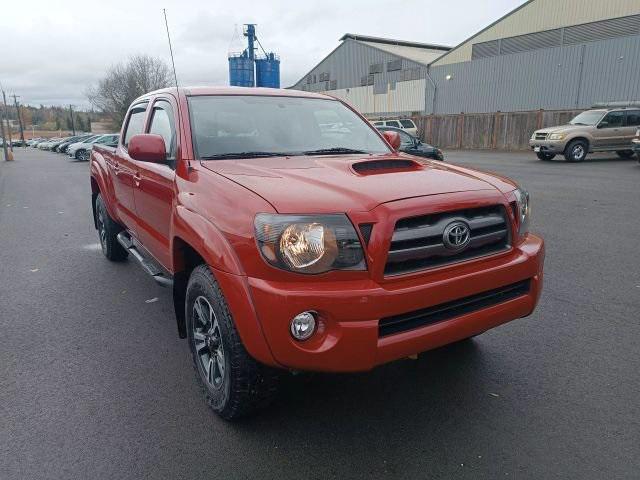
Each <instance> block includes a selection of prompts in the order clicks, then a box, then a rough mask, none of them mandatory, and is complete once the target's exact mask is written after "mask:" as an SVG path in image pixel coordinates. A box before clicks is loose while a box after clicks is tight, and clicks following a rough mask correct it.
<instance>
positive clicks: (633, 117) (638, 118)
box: [627, 110, 640, 127]
mask: <svg viewBox="0 0 640 480" xmlns="http://www.w3.org/2000/svg"><path fill="white" fill-rule="evenodd" d="M627 126H628V127H640V110H629V111H627Z"/></svg>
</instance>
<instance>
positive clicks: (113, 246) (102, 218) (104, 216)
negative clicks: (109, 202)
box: [96, 194, 129, 262]
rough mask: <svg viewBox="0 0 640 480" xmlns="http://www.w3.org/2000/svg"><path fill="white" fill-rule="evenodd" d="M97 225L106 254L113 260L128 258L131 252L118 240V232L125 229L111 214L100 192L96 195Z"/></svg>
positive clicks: (101, 245)
mask: <svg viewBox="0 0 640 480" xmlns="http://www.w3.org/2000/svg"><path fill="white" fill-rule="evenodd" d="M96 227H97V229H98V238H99V239H100V247H101V248H102V253H104V256H105V257H107V258H108V259H109V260H111V261H113V262H120V261H122V260H124V259H125V258H127V256H128V255H129V252H127V250H125V248H124V247H123V246H122V245H120V242H118V233H120V232H121V231H122V230H123V229H122V227H121V226H120V225H119V224H118V223H117V222H116V221H115V220H113V219H112V218H111V217H110V216H109V212H107V208H106V207H105V205H104V200H102V195H100V194H98V196H97V197H96Z"/></svg>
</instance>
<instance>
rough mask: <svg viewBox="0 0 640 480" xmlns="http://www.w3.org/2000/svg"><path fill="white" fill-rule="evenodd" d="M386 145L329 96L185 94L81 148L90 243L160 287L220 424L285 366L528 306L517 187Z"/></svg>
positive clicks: (368, 355) (374, 357) (440, 332)
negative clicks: (169, 294) (112, 144)
mask: <svg viewBox="0 0 640 480" xmlns="http://www.w3.org/2000/svg"><path fill="white" fill-rule="evenodd" d="M399 144H400V141H399V137H398V134H397V133H396V132H383V133H380V132H378V131H377V130H376V129H375V128H373V126H372V125H371V124H369V123H368V122H367V121H366V120H365V119H364V118H363V117H362V116H360V115H359V114H358V113H357V112H355V111H354V110H353V109H351V108H350V107H349V106H347V105H346V104H345V103H343V102H341V101H339V100H336V99H333V98H331V97H327V96H324V95H320V94H315V93H308V92H299V91H294V90H277V89H268V90H265V89H242V88H233V89H229V88H219V89H216V88H203V87H200V88H182V89H166V90H160V91H156V92H152V93H149V94H147V95H145V96H143V97H141V98H139V99H137V100H135V101H134V102H133V104H132V105H131V107H130V109H129V112H128V114H127V116H126V119H125V122H124V125H123V127H122V131H121V135H120V140H119V143H118V146H117V147H116V148H114V149H110V148H106V147H103V146H99V145H97V146H95V147H94V149H93V151H92V153H91V159H90V172H91V190H92V198H91V201H92V206H93V212H94V224H95V227H96V229H97V230H98V234H99V238H100V244H101V246H102V251H103V253H104V255H105V256H106V257H107V258H108V259H110V260H113V261H121V260H124V259H125V258H127V257H133V258H135V259H136V260H137V261H138V262H139V263H140V265H142V267H143V268H144V269H145V270H146V271H147V272H148V273H149V274H150V275H151V276H152V277H153V278H154V279H155V280H156V281H157V282H159V283H160V284H161V285H165V286H168V287H170V288H171V289H172V291H173V300H174V305H175V315H176V319H177V325H178V332H179V335H180V336H181V337H183V338H187V339H188V344H189V348H190V351H191V354H192V357H193V362H194V366H195V370H196V376H197V379H198V381H199V382H200V383H201V385H202V387H203V390H204V392H205V396H206V398H207V400H208V403H209V404H210V406H211V407H212V408H213V410H214V411H215V412H217V413H218V414H219V415H221V416H222V417H223V418H226V419H233V418H237V417H239V416H241V415H244V414H247V413H249V412H251V411H253V410H255V409H257V408H258V407H261V406H263V405H266V404H267V403H268V402H269V401H270V400H271V399H272V398H273V396H274V394H275V392H276V386H277V382H278V378H279V377H280V372H282V371H283V370H310V371H327V372H347V371H363V370H368V369H371V368H374V367H375V366H376V365H380V364H382V363H385V362H389V361H393V360H396V359H400V358H404V357H408V356H413V355H416V354H418V353H420V352H423V351H426V350H429V349H432V348H436V347H439V346H442V345H445V344H448V343H453V342H458V341H462V340H465V339H469V338H471V337H473V336H475V335H478V334H480V333H482V332H484V331H486V330H488V329H490V328H493V327H496V326H498V325H500V324H503V323H505V322H508V321H511V320H514V319H516V318H521V317H525V316H527V315H529V314H530V313H531V312H532V311H533V309H534V308H535V305H536V303H537V301H538V298H539V296H540V292H541V288H542V277H543V273H542V272H543V260H544V244H543V241H542V240H541V239H540V238H539V237H537V236H535V235H533V234H531V233H529V231H528V226H529V214H530V208H529V195H528V194H527V192H526V191H525V190H523V189H522V188H520V187H518V186H517V185H516V184H515V183H513V182H512V181H510V180H508V179H506V178H503V177H498V176H494V175H489V174H486V173H481V172H476V171H472V170H469V169H465V168H461V167H456V166H452V165H446V164H442V163H441V162H432V161H429V160H425V159H420V158H417V157H411V156H410V155H407V154H403V153H400V152H398V151H397V149H398V147H399Z"/></svg>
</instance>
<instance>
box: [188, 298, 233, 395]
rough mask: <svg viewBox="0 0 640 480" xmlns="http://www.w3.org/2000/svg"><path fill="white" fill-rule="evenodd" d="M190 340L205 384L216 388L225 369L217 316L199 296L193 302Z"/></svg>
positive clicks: (219, 384) (223, 376)
mask: <svg viewBox="0 0 640 480" xmlns="http://www.w3.org/2000/svg"><path fill="white" fill-rule="evenodd" d="M192 315H193V322H192V324H193V328H192V334H193V335H192V339H193V340H192V341H193V347H194V350H195V352H196V358H197V361H198V364H199V366H200V369H201V372H202V374H203V377H204V378H205V380H206V382H207V384H208V385H209V386H210V387H212V388H214V389H216V390H218V389H220V388H221V387H222V385H223V384H224V378H225V371H226V369H227V364H226V358H225V354H224V346H223V344H222V335H221V332H220V324H219V323H218V318H217V316H216V314H215V312H214V311H213V307H212V306H211V303H209V301H208V300H207V299H206V298H205V297H203V296H199V297H198V298H196V299H195V302H194V303H193V312H192Z"/></svg>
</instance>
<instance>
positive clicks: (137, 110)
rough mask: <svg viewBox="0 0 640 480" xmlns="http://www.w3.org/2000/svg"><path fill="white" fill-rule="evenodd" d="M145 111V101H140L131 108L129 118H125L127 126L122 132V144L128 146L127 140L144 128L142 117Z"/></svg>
mask: <svg viewBox="0 0 640 480" xmlns="http://www.w3.org/2000/svg"><path fill="white" fill-rule="evenodd" d="M146 111H147V103H141V104H139V105H136V106H135V107H133V108H132V109H131V112H130V113H129V119H128V120H127V128H126V130H125V132H124V146H125V147H127V146H129V140H131V137H133V136H134V135H138V134H140V133H142V131H143V129H144V117H145V113H146Z"/></svg>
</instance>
